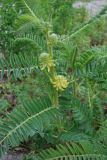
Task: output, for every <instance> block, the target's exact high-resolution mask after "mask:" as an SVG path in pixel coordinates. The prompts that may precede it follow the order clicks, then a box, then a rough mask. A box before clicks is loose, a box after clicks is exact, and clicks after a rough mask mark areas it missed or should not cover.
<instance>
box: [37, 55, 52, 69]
mask: <svg viewBox="0 0 107 160" xmlns="http://www.w3.org/2000/svg"><path fill="white" fill-rule="evenodd" d="M54 67H55V63H54V60H53V59H52V57H51V56H50V55H49V54H48V53H42V54H41V55H40V68H41V70H44V69H46V68H47V70H48V72H50V71H51V69H53V68H54Z"/></svg>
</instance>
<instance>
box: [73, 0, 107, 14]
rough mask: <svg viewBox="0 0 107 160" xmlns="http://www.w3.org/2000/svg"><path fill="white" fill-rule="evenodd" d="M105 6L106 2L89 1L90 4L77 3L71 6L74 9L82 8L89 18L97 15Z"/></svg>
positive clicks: (106, 0)
mask: <svg viewBox="0 0 107 160" xmlns="http://www.w3.org/2000/svg"><path fill="white" fill-rule="evenodd" d="M106 5H107V0H91V1H90V2H83V1H82V0H81V1H78V2H75V3H74V4H73V7H74V8H81V7H84V8H86V10H87V11H88V13H89V16H95V15H96V14H98V13H99V12H100V11H101V10H102V9H103V7H104V6H106Z"/></svg>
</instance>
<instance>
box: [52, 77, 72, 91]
mask: <svg viewBox="0 0 107 160" xmlns="http://www.w3.org/2000/svg"><path fill="white" fill-rule="evenodd" d="M51 82H52V84H53V86H54V88H56V90H57V91H58V90H61V91H63V90H64V89H65V88H67V86H68V84H69V82H68V81H67V79H66V78H65V77H64V76H62V75H56V76H55V77H54V78H53V79H52V80H51Z"/></svg>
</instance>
